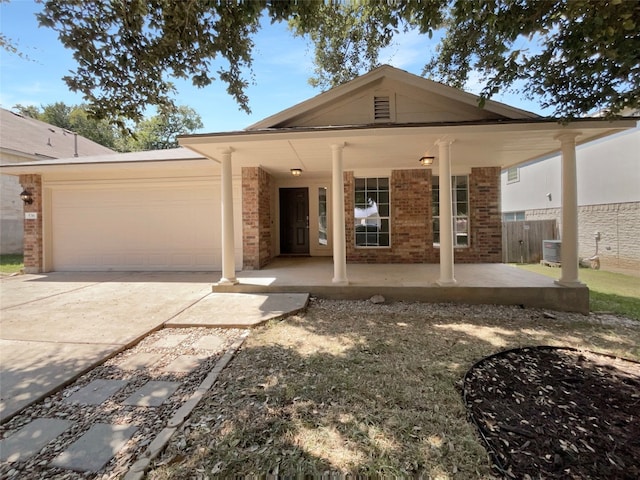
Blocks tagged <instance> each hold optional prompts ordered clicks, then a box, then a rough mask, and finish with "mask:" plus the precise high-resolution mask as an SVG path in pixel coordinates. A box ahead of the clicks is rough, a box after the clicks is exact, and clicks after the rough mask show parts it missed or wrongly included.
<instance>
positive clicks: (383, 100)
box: [373, 96, 391, 120]
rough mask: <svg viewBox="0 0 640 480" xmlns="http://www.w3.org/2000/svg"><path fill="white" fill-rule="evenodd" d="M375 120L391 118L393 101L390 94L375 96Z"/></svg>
mask: <svg viewBox="0 0 640 480" xmlns="http://www.w3.org/2000/svg"><path fill="white" fill-rule="evenodd" d="M373 118H374V120H391V102H390V101H389V97H388V96H384V97H373Z"/></svg>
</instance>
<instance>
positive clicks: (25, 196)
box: [20, 190, 33, 205]
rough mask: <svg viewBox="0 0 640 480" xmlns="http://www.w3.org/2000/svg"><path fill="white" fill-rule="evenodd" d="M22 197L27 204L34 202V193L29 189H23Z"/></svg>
mask: <svg viewBox="0 0 640 480" xmlns="http://www.w3.org/2000/svg"><path fill="white" fill-rule="evenodd" d="M20 198H21V199H22V201H23V202H24V204H25V205H31V204H32V203H33V195H32V194H31V192H30V191H28V190H23V191H22V193H21V194H20Z"/></svg>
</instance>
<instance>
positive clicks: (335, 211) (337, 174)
mask: <svg viewBox="0 0 640 480" xmlns="http://www.w3.org/2000/svg"><path fill="white" fill-rule="evenodd" d="M343 148H344V143H339V144H338V143H335V144H333V145H331V154H332V168H331V190H332V192H333V194H332V196H333V202H332V209H331V212H332V217H333V280H332V282H333V283H335V284H338V285H347V284H348V283H349V280H348V279H347V246H346V243H345V238H344V237H345V225H344V222H345V219H344V177H343V166H342V149H343Z"/></svg>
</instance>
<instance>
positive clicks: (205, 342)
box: [193, 335, 224, 350]
mask: <svg viewBox="0 0 640 480" xmlns="http://www.w3.org/2000/svg"><path fill="white" fill-rule="evenodd" d="M223 345H224V339H223V338H222V337H219V336H218V335H205V336H204V337H201V338H200V339H199V340H198V341H197V342H196V343H194V344H193V346H194V348H197V349H199V350H220V348H221V347H222V346H223Z"/></svg>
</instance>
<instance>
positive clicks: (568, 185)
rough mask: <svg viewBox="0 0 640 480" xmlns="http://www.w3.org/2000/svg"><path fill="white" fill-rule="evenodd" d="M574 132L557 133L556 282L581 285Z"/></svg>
mask: <svg viewBox="0 0 640 480" xmlns="http://www.w3.org/2000/svg"><path fill="white" fill-rule="evenodd" d="M577 135H578V133H576V132H567V133H563V134H560V135H558V136H557V137H556V138H557V139H558V140H560V145H561V151H562V239H561V240H562V247H561V251H560V261H561V263H562V272H561V274H560V280H558V281H557V282H556V283H558V284H559V285H564V286H568V287H571V286H573V287H575V286H580V285H582V284H581V283H580V280H579V279H578V180H577V176H576V136H577Z"/></svg>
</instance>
